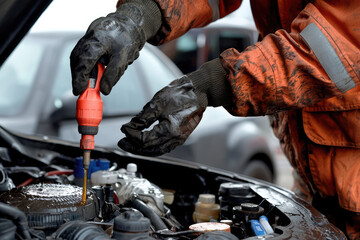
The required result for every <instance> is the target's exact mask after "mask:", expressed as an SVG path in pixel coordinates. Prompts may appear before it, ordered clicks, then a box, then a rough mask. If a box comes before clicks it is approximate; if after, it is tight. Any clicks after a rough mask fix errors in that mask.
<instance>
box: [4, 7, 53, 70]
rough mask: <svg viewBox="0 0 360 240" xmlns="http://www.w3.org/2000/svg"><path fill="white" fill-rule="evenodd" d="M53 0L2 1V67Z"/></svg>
mask: <svg viewBox="0 0 360 240" xmlns="http://www.w3.org/2000/svg"><path fill="white" fill-rule="evenodd" d="M51 2H52V0H37V1H34V0H2V1H0V32H1V34H0V66H1V65H2V64H3V63H4V61H5V60H6V58H7V57H8V56H9V55H10V53H11V52H12V51H13V50H14V48H15V47H16V46H17V44H18V43H19V42H20V41H21V39H22V38H23V37H24V36H25V34H26V33H27V32H28V31H29V29H30V28H31V27H32V26H33V24H34V23H35V22H36V20H37V19H38V18H39V17H40V15H41V14H42V13H43V12H44V10H45V9H46V8H47V6H49V4H50V3H51Z"/></svg>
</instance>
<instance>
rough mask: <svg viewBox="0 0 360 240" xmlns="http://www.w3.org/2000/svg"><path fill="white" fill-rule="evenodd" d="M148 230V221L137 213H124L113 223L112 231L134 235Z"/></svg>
mask: <svg viewBox="0 0 360 240" xmlns="http://www.w3.org/2000/svg"><path fill="white" fill-rule="evenodd" d="M149 229H150V220H149V219H148V218H145V217H143V216H142V214H141V213H140V212H137V211H126V212H124V213H122V214H121V215H120V216H117V217H116V218H115V221H114V231H120V232H133V233H136V232H147V231H149Z"/></svg>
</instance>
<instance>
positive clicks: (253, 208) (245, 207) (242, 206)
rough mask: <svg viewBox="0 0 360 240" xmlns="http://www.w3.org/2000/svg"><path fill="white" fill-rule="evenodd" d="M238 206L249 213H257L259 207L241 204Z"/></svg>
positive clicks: (252, 204) (253, 204) (251, 204)
mask: <svg viewBox="0 0 360 240" xmlns="http://www.w3.org/2000/svg"><path fill="white" fill-rule="evenodd" d="M240 206H241V208H242V210H244V211H251V212H257V211H259V205H257V204H255V203H242V204H241V205H240Z"/></svg>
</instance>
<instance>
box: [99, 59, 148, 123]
mask: <svg viewBox="0 0 360 240" xmlns="http://www.w3.org/2000/svg"><path fill="white" fill-rule="evenodd" d="M136 69H137V64H136V63H133V64H132V65H130V66H129V67H128V68H127V69H126V71H125V73H124V75H123V76H122V77H121V78H120V80H119V81H118V82H117V83H116V85H115V86H114V87H113V89H112V90H111V93H110V94H109V95H107V96H104V95H102V96H101V98H102V100H103V103H104V108H103V114H104V116H106V115H118V114H133V113H135V112H139V111H140V110H141V109H142V107H143V106H144V105H145V103H146V102H145V96H144V91H143V87H144V86H143V85H141V84H140V82H139V78H138V75H137V73H136Z"/></svg>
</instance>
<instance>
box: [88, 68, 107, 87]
mask: <svg viewBox="0 0 360 240" xmlns="http://www.w3.org/2000/svg"><path fill="white" fill-rule="evenodd" d="M104 71H105V68H104V65H103V64H101V63H100V62H98V63H97V66H96V67H94V68H93V69H92V70H91V73H90V78H89V83H88V88H94V89H95V90H96V91H100V80H101V78H102V75H103V73H104ZM94 81H95V82H94ZM85 91H86V90H85Z"/></svg>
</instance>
